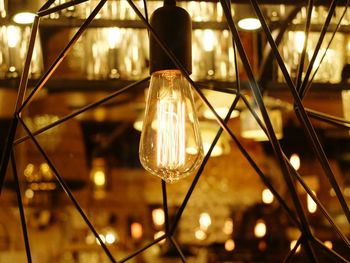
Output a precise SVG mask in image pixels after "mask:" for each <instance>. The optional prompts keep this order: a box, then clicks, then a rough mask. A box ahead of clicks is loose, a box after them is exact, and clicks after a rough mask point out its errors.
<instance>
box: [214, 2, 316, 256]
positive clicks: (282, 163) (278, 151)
mask: <svg viewBox="0 0 350 263" xmlns="http://www.w3.org/2000/svg"><path fill="white" fill-rule="evenodd" d="M220 2H221V6H222V7H223V10H224V14H225V17H226V21H227V23H228V26H229V28H230V31H231V33H232V34H233V35H234V37H235V39H236V45H237V49H238V51H239V54H240V58H241V61H242V64H243V66H244V69H245V72H246V73H247V76H248V79H249V84H250V87H251V90H252V91H253V94H254V97H255V100H256V102H257V104H258V106H259V109H260V112H261V115H262V117H263V120H264V123H265V125H266V128H267V133H268V137H269V140H270V142H271V145H272V148H273V150H274V153H275V157H276V159H277V161H278V163H279V167H280V170H281V172H282V175H283V177H284V181H285V182H286V184H287V186H288V189H289V192H290V194H291V197H292V200H293V204H294V207H295V209H296V211H297V213H298V216H299V219H300V221H301V226H302V233H303V234H304V235H305V236H307V237H312V232H311V230H310V226H309V222H308V219H307V217H306V215H305V211H304V209H303V207H302V205H301V202H300V199H299V197H298V194H297V192H296V189H295V186H294V184H293V180H292V177H291V175H290V173H289V170H288V169H287V165H286V162H285V160H284V158H283V152H282V149H281V146H280V144H279V142H278V140H277V138H276V134H275V133H274V130H273V127H272V124H271V120H270V118H269V116H268V113H267V110H266V107H265V105H264V102H263V99H262V95H261V92H260V89H259V87H258V85H257V82H256V79H255V77H254V74H253V71H252V68H251V66H250V64H249V60H248V58H247V56H246V54H245V50H244V47H243V45H242V42H241V40H240V36H239V33H238V31H237V28H236V26H235V24H234V22H233V19H232V16H230V15H229V14H230V13H229V9H230V6H228V5H227V3H225V1H223V0H220ZM251 3H252V5H253V7H254V9H255V12H256V13H258V12H259V11H260V8H259V5H258V4H257V2H256V1H251ZM258 17H259V16H258ZM259 20H260V22H261V23H262V26H263V27H264V25H265V26H266V21H265V19H264V17H263V16H262V15H261V16H260V17H259ZM262 20H263V21H262ZM270 37H271V38H272V36H271V34H270ZM271 48H272V49H273V48H274V47H271ZM305 247H306V251H307V253H308V255H309V258H310V260H312V261H313V262H317V258H316V255H315V253H314V251H313V248H312V246H311V244H310V243H308V242H306V243H305Z"/></svg>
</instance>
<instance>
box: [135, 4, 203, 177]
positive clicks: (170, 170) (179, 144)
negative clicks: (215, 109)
mask: <svg viewBox="0 0 350 263" xmlns="http://www.w3.org/2000/svg"><path fill="white" fill-rule="evenodd" d="M150 23H151V25H152V27H153V28H154V30H155V32H156V33H157V35H158V37H159V38H160V39H161V40H162V41H164V43H165V44H166V45H167V46H168V47H169V49H170V50H171V51H172V52H173V53H174V55H175V56H176V57H177V58H178V59H179V61H180V62H181V63H182V65H183V66H184V67H185V68H186V69H187V71H188V72H191V70H192V68H191V64H192V62H191V19H190V16H189V15H188V13H187V12H186V11H185V10H184V9H182V8H180V7H177V6H176V1H175V0H165V1H164V6H163V7H160V8H158V9H157V10H156V11H154V13H153V15H152V17H151V22H150ZM150 74H151V83H150V87H149V93H148V98H147V103H146V109H145V117H144V121H143V127H142V133H141V140H140V148H139V155H140V161H141V164H142V165H143V167H144V168H145V169H146V170H147V171H149V172H150V173H151V174H153V175H155V176H159V177H160V178H162V179H163V180H164V181H165V182H168V183H173V182H176V181H178V180H179V179H181V178H183V177H186V176H188V175H190V174H191V173H192V172H193V171H194V170H195V169H196V168H197V167H198V166H199V164H200V163H201V162H202V159H203V146H202V140H201V136H200V132H199V123H198V119H197V116H196V112H195V106H194V101H193V95H192V92H191V85H190V84H189V83H188V81H187V80H186V78H185V77H184V76H183V75H182V73H181V71H180V70H179V69H178V68H177V67H176V66H175V65H174V63H173V61H172V60H171V59H170V58H169V57H168V56H167V54H166V53H165V52H164V51H163V50H162V48H161V47H160V46H159V44H158V43H157V42H156V39H155V38H154V36H153V35H150ZM152 126H153V127H152ZM154 126H155V127H154ZM188 147H191V148H194V149H196V151H194V153H188V152H186V148H188Z"/></svg>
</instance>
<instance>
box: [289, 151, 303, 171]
mask: <svg viewBox="0 0 350 263" xmlns="http://www.w3.org/2000/svg"><path fill="white" fill-rule="evenodd" d="M289 162H290V164H291V165H292V166H293V168H294V169H295V170H296V171H298V170H299V168H300V158H299V155H298V154H296V153H293V154H292V155H291V156H290V159H289Z"/></svg>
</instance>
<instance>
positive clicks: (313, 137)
mask: <svg viewBox="0 0 350 263" xmlns="http://www.w3.org/2000/svg"><path fill="white" fill-rule="evenodd" d="M86 1H87V0H71V1H69V2H66V3H64V4H61V5H57V6H55V7H51V5H52V4H53V3H54V0H49V1H47V2H46V3H45V4H44V5H43V6H42V8H41V9H40V10H39V11H38V12H37V13H36V16H35V20H34V23H33V26H32V34H31V38H30V42H29V48H28V53H27V57H26V60H25V64H24V69H23V73H22V76H21V80H20V83H19V87H18V98H17V102H16V105H15V110H14V113H13V118H12V123H11V126H10V131H9V136H8V139H7V141H6V145H5V148H4V150H3V153H2V160H1V169H0V191H1V189H2V188H3V185H4V179H5V174H6V171H7V169H8V166H10V167H11V168H12V169H13V175H14V179H15V184H16V193H17V201H18V208H19V212H20V219H21V225H22V231H23V236H24V243H25V249H26V255H27V260H28V262H32V258H31V250H30V243H29V238H28V233H27V225H26V218H25V215H24V209H23V204H22V201H21V192H20V188H19V179H18V175H17V170H16V169H17V168H16V160H15V155H14V147H15V146H16V145H18V144H20V143H22V142H24V141H26V140H28V139H29V140H31V141H32V142H33V143H34V145H35V146H36V148H37V149H38V151H39V152H40V153H41V155H42V156H43V158H44V159H45V160H46V162H47V164H48V165H49V166H50V168H51V170H52V171H53V173H54V175H55V177H56V179H57V180H58V182H59V184H60V185H61V186H62V188H63V189H64V191H65V192H66V194H67V195H68V197H69V198H70V200H71V201H72V203H73V205H74V206H75V208H76V209H77V211H78V212H79V213H80V215H81V217H82V218H83V220H84V221H85V223H86V225H87V226H88V227H89V228H90V230H91V231H92V232H93V234H94V235H95V237H96V239H97V240H99V243H100V244H101V247H102V249H103V250H104V252H105V254H106V255H107V257H108V258H109V259H110V261H111V262H126V261H128V260H130V259H132V258H133V257H135V256H137V255H138V254H140V253H141V252H143V251H145V250H147V249H148V248H150V247H151V246H153V245H154V244H157V243H158V242H161V241H163V240H165V239H166V240H168V242H169V243H170V244H171V245H172V246H173V247H174V248H175V250H176V251H177V254H178V257H179V259H180V260H181V261H182V262H186V258H185V255H184V253H183V252H182V249H181V247H180V246H179V245H178V244H177V242H176V240H175V239H174V233H175V231H176V228H177V226H178V223H179V220H180V218H181V216H182V214H183V212H184V210H185V209H186V206H187V204H188V202H189V200H190V198H191V195H192V193H193V191H194V189H195V188H196V185H197V183H198V181H199V180H200V178H201V174H202V172H203V169H204V167H205V165H206V163H207V161H208V159H209V157H210V154H211V152H212V150H213V149H214V146H215V144H216V143H217V142H218V140H219V138H220V135H221V134H222V132H226V133H227V134H228V135H229V136H230V137H231V139H232V140H233V141H234V143H235V145H236V147H237V148H238V149H239V150H240V152H241V153H242V155H243V157H244V158H245V159H246V160H247V161H248V162H249V164H250V166H251V167H252V168H253V169H254V170H255V171H256V174H257V176H258V177H259V178H260V179H261V181H262V182H263V183H264V184H265V186H266V187H267V188H268V189H269V190H270V191H271V192H272V193H273V195H274V197H275V199H276V200H277V201H278V202H279V204H280V206H281V207H282V208H283V210H284V212H285V213H286V215H287V216H288V217H289V218H290V220H291V221H292V222H293V224H294V225H295V227H297V228H298V229H299V230H300V232H301V235H300V237H299V239H298V241H297V242H296V244H295V245H294V247H293V248H292V249H291V251H290V252H289V253H288V254H287V255H286V256H285V260H284V262H289V261H290V260H291V259H292V257H293V255H294V254H295V253H296V251H297V248H298V246H299V245H302V246H303V248H304V249H305V252H306V255H307V256H308V259H309V260H310V261H311V262H320V260H321V255H324V254H321V253H320V251H323V252H324V253H326V255H328V256H329V258H331V259H332V260H333V261H335V262H348V260H350V258H349V255H340V254H338V253H337V252H335V251H334V250H332V249H330V248H328V247H327V246H325V245H324V244H323V243H322V242H321V241H320V240H319V239H318V238H317V237H316V236H315V235H314V233H313V232H312V230H311V226H310V224H309V221H308V217H307V215H306V213H305V211H304V208H303V206H302V204H301V199H300V196H299V194H298V192H297V189H296V183H295V181H297V182H299V183H300V184H301V185H302V187H303V188H304V190H305V191H306V193H307V194H308V195H309V196H310V197H311V198H312V199H313V201H314V202H315V203H316V204H317V205H318V207H319V209H320V211H321V212H322V215H323V216H324V219H325V220H327V221H328V222H329V224H330V226H331V228H332V230H333V231H334V233H336V234H337V236H338V237H339V238H340V239H341V240H342V241H343V242H344V244H345V245H346V246H347V247H348V248H349V249H350V242H349V240H348V238H347V237H346V235H345V234H344V233H343V232H342V231H341V230H340V229H339V227H338V226H337V225H336V223H335V222H334V220H333V219H332V217H331V216H330V214H329V213H328V211H327V210H326V208H325V207H324V205H323V204H322V203H321V202H320V200H319V199H318V198H317V196H316V195H315V194H314V193H313V192H312V190H311V189H310V188H309V187H308V185H307V183H306V182H305V180H304V179H303V178H302V176H301V175H300V174H299V173H298V172H297V171H296V170H295V169H294V168H293V166H292V165H291V163H290V162H289V160H288V158H287V157H286V155H285V153H284V152H283V150H282V147H281V145H280V143H279V141H278V140H277V138H276V134H275V133H274V130H273V127H272V124H271V120H270V118H269V115H268V113H267V109H266V105H265V104H264V101H263V97H262V88H261V85H259V84H258V81H259V83H260V80H261V79H257V76H255V75H254V74H253V70H252V68H251V66H250V64H249V61H248V57H247V55H246V53H245V47H244V45H243V43H242V41H241V39H240V36H239V34H238V31H237V28H236V24H235V23H234V21H233V19H232V14H231V8H230V5H231V3H230V1H226V0H220V3H221V6H222V9H223V10H224V15H225V17H226V22H227V25H228V28H229V30H230V32H231V35H232V41H233V44H234V45H233V49H234V55H235V57H237V58H238V57H239V58H240V60H241V62H242V65H243V68H244V71H245V73H246V75H247V76H248V80H249V86H250V89H251V91H252V93H253V95H254V99H255V102H256V104H257V106H258V107H259V109H260V112H261V116H262V119H260V118H259V116H258V115H257V114H256V113H255V111H254V110H253V109H252V107H251V105H250V104H249V103H248V100H247V98H246V97H245V95H244V93H241V87H240V79H239V74H238V72H236V81H235V85H236V86H235V89H230V90H221V92H226V93H234V94H236V96H235V99H234V101H233V102H232V105H231V108H230V110H229V112H228V113H227V116H226V118H224V119H222V118H221V117H220V116H219V115H218V114H217V113H216V112H215V109H214V108H213V107H212V105H211V104H210V103H209V101H208V100H207V98H206V97H205V95H204V94H203V92H202V91H201V89H200V88H199V87H198V85H197V84H196V83H195V82H194V81H193V80H192V79H191V77H190V76H189V75H188V73H187V71H186V69H185V68H184V67H183V65H181V63H180V62H179V61H178V59H177V58H176V57H175V56H174V55H173V54H172V52H171V51H170V50H169V49H168V48H167V46H166V45H165V44H164V43H163V41H162V40H161V39H160V38H159V37H158V36H157V34H156V33H155V31H154V30H153V28H152V27H151V26H150V24H149V23H148V15H147V13H146V14H145V15H143V14H142V13H141V12H140V11H139V9H138V8H137V7H136V5H135V4H134V2H133V1H131V0H127V1H128V3H129V5H130V6H131V7H132V9H133V10H134V11H135V13H136V14H137V16H138V17H139V18H140V19H141V20H142V21H143V23H144V24H145V26H146V27H147V29H148V30H149V33H150V34H152V35H153V37H154V39H155V40H156V41H157V42H158V44H159V45H160V46H161V48H162V49H163V50H164V51H165V53H166V54H167V55H168V56H169V58H170V59H171V60H172V61H173V63H174V64H175V65H176V66H177V67H178V69H179V70H180V71H181V72H182V73H183V74H184V76H185V77H186V79H187V80H188V81H189V82H190V83H191V85H192V86H193V88H194V90H195V92H196V93H197V94H198V96H199V97H200V98H201V100H202V101H203V102H204V104H205V105H206V106H207V107H208V108H209V109H210V110H211V111H212V113H213V114H214V115H215V118H216V121H217V122H218V124H219V125H220V126H221V128H220V129H219V130H218V132H217V134H216V137H215V139H214V141H213V143H212V145H211V147H210V149H209V151H208V152H207V154H206V156H205V158H204V160H203V162H202V164H201V166H200V168H199V170H198V172H197V174H196V175H195V177H194V178H193V180H192V183H191V186H190V187H189V189H188V191H187V194H186V196H185V198H184V199H183V201H182V204H181V206H180V207H179V209H178V210H177V212H176V215H175V217H174V218H173V219H172V220H170V218H169V212H168V200H167V191H166V190H167V187H166V184H165V182H164V181H162V193H163V209H164V212H165V234H164V235H162V236H160V237H159V238H157V239H155V240H154V241H152V242H150V243H149V244H146V245H145V246H143V247H140V248H139V249H138V250H136V251H134V252H133V253H131V254H130V255H128V256H126V257H125V258H122V259H115V258H114V257H113V255H112V253H111V252H110V251H109V249H108V247H107V246H106V245H105V244H104V242H103V241H102V240H101V237H100V235H99V233H98V232H97V231H96V230H95V228H94V226H93V225H92V223H91V222H90V221H89V218H88V217H87V216H86V214H85V213H84V211H83V209H82V208H81V206H80V204H79V203H78V201H77V200H76V199H75V197H74V195H73V194H72V192H71V190H70V189H69V187H68V185H67V183H66V182H65V181H64V179H63V178H62V177H61V175H60V172H59V171H58V170H57V169H56V167H55V165H54V164H53V163H52V161H51V160H50V158H49V157H48V155H47V154H46V153H45V151H44V149H43V148H42V147H41V145H40V143H39V142H38V140H37V139H36V136H37V135H39V134H41V133H43V132H45V131H46V130H49V129H51V128H53V127H56V126H58V125H60V124H62V123H63V122H66V121H68V120H70V119H71V118H74V117H76V116H78V115H79V114H81V113H83V112H86V111H88V110H91V109H93V108H96V107H98V106H99V105H101V104H103V103H105V102H107V101H109V100H110V99H112V98H114V97H116V96H118V95H119V94H122V93H123V92H125V91H127V90H130V89H132V88H134V87H136V86H138V85H141V84H145V83H147V82H148V81H149V78H145V79H143V80H140V81H137V82H135V83H133V84H131V85H128V86H126V87H123V88H121V89H119V90H117V91H115V92H114V93H112V94H110V95H108V96H107V97H105V98H103V99H101V100H99V101H96V102H94V103H92V104H89V105H87V106H85V107H82V108H81V109H78V110H77V111H75V112H73V113H71V114H69V115H66V116H65V117H63V118H61V119H59V120H57V121H55V122H53V123H51V124H49V125H48V126H46V127H43V128H41V129H39V130H37V131H35V132H31V131H30V130H29V129H28V127H27V125H26V124H25V122H24V121H23V119H22V117H21V114H22V113H23V112H24V111H25V109H26V107H27V106H28V104H30V103H31V101H32V99H33V98H34V97H35V96H36V95H37V94H38V93H39V92H40V90H41V89H42V88H43V86H44V85H45V84H46V83H47V81H48V80H49V79H50V77H51V75H52V74H53V73H54V71H55V70H56V68H57V67H58V66H59V65H60V63H61V62H62V61H63V59H64V58H65V56H66V55H67V54H68V52H69V51H70V50H71V49H72V47H73V45H74V44H75V43H76V41H77V40H78V38H79V37H80V36H81V35H82V33H83V32H84V31H85V30H86V29H87V28H88V26H89V24H90V23H91V22H92V21H93V19H94V18H95V17H96V15H97V14H98V12H99V11H100V10H101V8H102V7H103V5H104V4H105V3H106V2H107V0H101V1H99V3H98V4H97V5H96V7H95V9H94V10H93V11H92V12H91V14H90V15H89V16H88V18H87V19H86V20H85V21H84V23H83V24H82V25H81V27H80V28H79V30H78V31H77V32H76V33H75V35H74V36H73V37H72V39H71V40H70V41H69V43H68V44H67V46H66V47H65V48H64V49H63V50H62V52H61V53H60V54H59V56H58V57H57V58H56V60H55V61H54V62H53V63H52V65H51V66H50V67H49V69H48V70H47V71H46V72H45V73H44V75H43V76H42V78H41V79H40V80H39V81H38V83H37V84H36V86H35V88H34V89H33V90H32V91H31V92H30V94H29V95H28V96H27V97H25V94H26V89H27V83H28V75H29V67H30V62H31V58H32V54H33V49H34V44H35V39H36V34H37V33H38V28H39V24H40V19H41V17H43V16H46V15H49V14H51V13H54V12H58V11H60V10H63V9H65V8H68V7H71V6H74V5H78V4H80V3H82V2H86ZM348 3H349V1H347V2H346V4H345V8H344V11H343V12H344V13H343V15H342V17H343V16H344V14H345V12H346V11H347V6H348ZM250 4H251V6H252V8H253V9H254V11H255V13H256V15H257V17H258V18H259V20H260V22H261V25H262V29H263V31H264V34H265V37H266V39H267V42H268V44H269V45H270V47H271V51H270V55H269V59H271V60H272V59H273V57H274V59H275V60H276V61H277V64H278V66H279V68H280V70H281V71H282V74H283V77H284V79H285V81H286V83H287V86H288V88H289V92H290V94H291V96H292V97H293V100H294V102H293V104H294V112H295V114H296V116H297V117H298V120H299V122H300V125H301V127H302V128H303V131H304V133H305V134H306V136H307V137H308V140H309V142H310V144H311V145H312V148H313V150H314V154H315V156H316V157H317V159H318V162H319V163H320V165H321V166H322V168H323V171H324V176H325V177H326V178H327V179H328V181H329V183H330V185H331V186H332V188H333V190H334V192H335V194H336V197H337V199H338V201H339V203H340V205H341V207H342V212H343V214H344V216H345V217H346V219H347V221H348V223H350V211H349V207H348V204H347V203H346V200H345V198H344V195H343V193H342V191H341V189H340V187H339V183H338V182H337V180H336V178H335V175H334V173H333V171H332V169H331V167H330V164H329V162H328V160H327V156H326V154H325V151H324V150H323V147H322V145H321V143H320V141H319V138H318V135H317V134H316V132H315V130H314V127H313V125H312V123H311V121H310V119H312V118H315V119H318V120H321V121H324V122H327V123H330V124H333V125H336V126H338V127H342V128H345V129H349V127H350V122H349V121H348V120H344V119H340V118H336V117H334V116H329V115H326V114H323V113H320V112H315V111H311V110H307V109H306V108H305V107H304V105H303V98H304V97H305V95H306V94H307V92H308V91H309V90H310V88H311V86H312V81H313V79H314V75H315V74H316V72H317V70H316V72H314V73H313V75H312V74H311V72H312V69H313V67H314V63H315V60H316V57H317V55H318V53H319V52H320V47H321V44H322V42H323V41H324V39H325V34H326V32H327V31H328V30H329V29H328V27H329V24H330V21H331V18H332V16H333V14H334V11H335V8H336V6H337V1H336V0H334V1H332V3H331V4H330V7H329V10H328V15H327V18H326V20H325V23H324V26H323V28H322V30H321V33H320V37H319V40H318V43H317V45H316V48H315V50H314V53H313V56H312V58H311V60H310V62H309V64H308V65H306V60H305V53H306V46H307V44H306V42H307V38H306V41H305V43H304V47H303V51H302V53H301V57H300V61H299V70H298V72H297V78H296V81H295V82H293V80H292V78H291V76H290V74H289V73H288V70H287V69H286V66H285V64H284V61H283V59H282V57H281V54H280V52H279V50H278V44H279V42H280V41H281V35H283V27H282V28H281V32H280V36H278V37H277V38H276V39H274V38H273V37H272V34H271V32H270V29H269V26H268V24H267V22H266V20H265V18H264V15H263V13H262V11H261V9H260V5H259V4H258V1H257V0H251V1H250ZM144 5H145V7H146V6H147V2H146V0H144ZM313 5H314V3H313V1H312V0H309V1H308V6H307V17H306V26H305V35H306V36H307V35H308V33H309V31H310V21H311V10H312V8H313ZM296 9H297V8H296ZM145 10H147V8H145ZM295 14H296V13H295V12H294V15H295ZM342 17H341V19H342ZM288 19H290V18H287V19H286V21H284V23H285V24H286V25H287V23H288V22H289V21H288ZM341 19H340V20H339V23H338V25H337V26H336V28H335V30H334V32H333V36H334V35H335V33H336V32H337V30H338V28H339V25H340V23H341ZM328 46H329V45H328ZM326 52H327V51H325V53H326ZM325 53H324V54H323V57H324V55H325ZM234 61H235V63H236V61H237V60H236V59H235V60H234ZM320 64H321V63H319V65H320ZM319 65H318V67H319ZM231 66H232V67H234V68H235V70H236V71H237V70H238V67H237V64H236V65H231ZM304 66H306V67H307V70H306V73H305V75H303V74H302V73H303V68H304ZM240 100H241V101H243V102H244V103H245V105H246V106H247V108H248V109H249V111H250V113H251V114H252V115H253V117H254V118H255V120H256V122H257V123H258V124H259V125H260V127H261V128H262V129H263V131H264V132H265V133H266V135H267V137H268V138H269V142H270V145H271V147H272V149H273V151H274V157H275V159H276V161H277V163H278V164H279V169H280V172H281V175H282V177H283V180H284V183H285V184H286V186H287V189H288V192H289V194H290V197H291V199H292V204H291V203H289V202H287V201H286V200H285V198H284V197H283V195H282V193H281V192H280V191H279V189H276V188H275V187H274V185H273V184H272V183H271V182H270V181H269V180H268V177H267V176H266V174H264V172H263V171H262V169H261V168H260V167H259V165H258V164H257V163H256V162H255V161H254V158H253V157H252V156H251V155H250V154H249V153H248V151H247V150H246V149H245V148H244V146H243V145H242V143H241V142H240V140H239V139H238V138H237V137H236V135H235V134H234V132H233V131H232V130H231V129H230V128H229V127H228V125H227V121H228V119H229V116H230V115H231V112H232V111H233V110H234V109H235V108H236V106H237V103H238V101H240ZM19 125H21V126H22V127H23V128H24V130H25V131H26V133H27V135H26V136H25V137H23V138H20V139H16V132H17V130H18V127H19ZM346 257H347V258H346Z"/></svg>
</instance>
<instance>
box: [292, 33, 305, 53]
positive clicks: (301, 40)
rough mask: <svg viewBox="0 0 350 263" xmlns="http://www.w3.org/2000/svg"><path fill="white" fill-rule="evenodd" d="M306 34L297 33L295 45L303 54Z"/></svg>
mask: <svg viewBox="0 0 350 263" xmlns="http://www.w3.org/2000/svg"><path fill="white" fill-rule="evenodd" d="M304 42H305V33H304V32H302V31H297V32H295V38H294V45H295V49H296V50H297V52H298V53H301V52H302V51H303V48H304Z"/></svg>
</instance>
